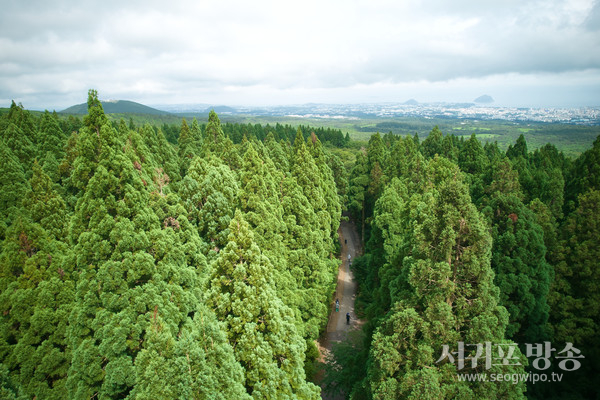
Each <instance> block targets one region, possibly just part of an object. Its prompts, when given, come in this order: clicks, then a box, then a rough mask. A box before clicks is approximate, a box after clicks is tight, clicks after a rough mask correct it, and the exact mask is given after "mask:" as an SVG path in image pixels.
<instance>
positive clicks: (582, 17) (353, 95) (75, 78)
mask: <svg viewBox="0 0 600 400" xmlns="http://www.w3.org/2000/svg"><path fill="white" fill-rule="evenodd" d="M599 8H600V7H599V5H598V1H596V2H593V1H589V0H570V1H560V0H550V1H548V0H546V1H538V0H529V1H516V0H509V1H504V2H488V1H479V2H473V1H470V0H469V1H467V0H457V1H453V2H446V1H441V0H437V1H427V2H420V3H419V4H417V3H414V2H398V1H384V0H378V1H358V2H347V1H346V2H343V1H327V2H318V1H316V0H310V1H303V2H295V3H291V2H275V1H273V2H271V1H254V2H247V1H221V2H208V1H201V2H195V1H194V2H192V1H190V2H185V1H172V2H170V3H168V4H165V3H163V2H158V1H144V2H142V1H134V2H126V3H123V4H122V2H120V1H104V2H102V3H98V2H84V3H83V4H82V3H81V2H80V1H77V2H75V1H67V0H63V1H59V2H52V3H48V2H45V1H39V2H20V3H18V2H9V3H8V4H7V5H6V6H4V10H3V13H2V14H0V54H1V56H0V102H6V101H10V99H11V98H14V99H16V100H18V101H22V102H23V103H24V104H25V106H28V107H52V106H55V107H58V108H60V107H62V106H68V105H70V104H72V103H73V102H82V101H84V100H85V96H86V93H87V89H88V88H90V87H94V88H96V89H98V90H99V92H100V94H101V96H106V97H111V98H117V97H118V98H128V99H132V100H138V101H145V102H153V103H160V102H183V101H202V102H214V101H220V102H224V103H229V104H241V103H253V104H257V103H274V102H284V103H294V102H297V101H296V100H297V99H299V98H302V99H303V100H302V101H321V100H319V99H323V98H325V99H331V100H332V101H334V100H335V101H345V102H362V101H363V99H367V98H369V99H380V101H382V100H400V101H402V100H405V99H406V98H407V97H404V96H403V94H404V93H406V94H408V93H412V94H413V95H411V96H409V97H420V98H421V99H422V100H429V99H431V100H435V98H436V97H446V94H444V95H441V93H447V92H449V91H454V93H455V95H456V97H460V95H461V93H466V92H467V91H468V90H471V91H473V92H474V93H477V94H476V96H477V95H479V94H481V93H483V91H481V90H480V89H483V88H484V87H485V86H486V85H488V84H489V82H490V81H495V82H502V80H503V79H504V80H505V82H504V84H502V83H500V84H498V85H496V87H497V88H498V90H499V91H502V88H503V87H505V86H506V87H511V85H512V83H511V82H513V81H514V79H513V78H514V77H518V79H517V80H518V81H519V84H521V85H523V87H529V88H532V90H533V89H536V90H538V92H539V93H542V92H543V93H547V92H548V91H549V90H562V91H563V93H565V94H567V93H568V94H569V96H571V100H572V102H573V103H577V102H579V101H581V99H582V98H586V99H591V100H589V101H592V102H594V101H595V103H596V104H599V103H600V102H599V101H596V100H594V96H593V95H591V94H590V93H592V92H590V90H593V89H587V92H586V93H585V94H584V92H585V91H586V89H585V85H582V84H581V83H580V78H581V77H582V76H585V77H588V78H589V79H590V80H592V81H593V82H594V84H597V81H598V76H600V36H599V35H597V30H598V26H599V25H600V24H598V15H599V14H600V11H598V10H599ZM584 71H585V72H584ZM455 82H462V84H461V85H459V86H458V87H457V86H455ZM540 82H542V83H540ZM561 82H573V85H575V86H573V87H572V88H568V87H564V85H563V84H559V83H561ZM588 86H590V88H593V84H592V85H588ZM419 90H420V92H419ZM436 91H437V93H440V95H438V96H436ZM504 92H506V90H505V91H504ZM419 93H422V94H426V93H427V97H428V98H423V96H415V94H416V95H418V94H419ZM596 93H597V92H596ZM490 94H492V95H493V93H490ZM311 96H312V97H311ZM476 96H475V97H476ZM313 97H314V99H313ZM538 97H541V98H543V97H545V96H538ZM178 99H181V101H178ZM469 100H471V99H469ZM514 100H515V101H517V100H518V99H514ZM599 100H600V99H599ZM586 101H588V100H586Z"/></svg>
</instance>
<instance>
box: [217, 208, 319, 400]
mask: <svg viewBox="0 0 600 400" xmlns="http://www.w3.org/2000/svg"><path fill="white" fill-rule="evenodd" d="M229 230H230V234H229V238H228V243H227V246H226V247H225V248H224V249H223V250H222V251H221V252H220V253H219V257H218V258H217V259H216V260H215V262H214V264H213V272H212V275H211V280H210V282H211V283H210V290H209V293H208V297H207V302H208V304H209V305H210V306H212V307H213V308H214V309H215V312H216V314H217V318H219V320H220V321H223V322H224V323H225V326H226V331H227V337H228V340H229V343H230V344H231V345H232V346H233V348H234V354H235V357H236V359H237V360H238V362H240V364H241V365H242V366H243V368H244V370H245V376H246V387H247V388H248V392H249V394H251V395H252V396H253V398H275V397H281V396H284V397H288V396H293V397H298V398H303V399H308V398H318V395H319V390H318V388H317V387H316V386H314V385H312V384H309V383H306V382H305V380H304V368H303V365H304V363H303V361H304V360H303V353H304V350H305V346H306V345H305V343H304V340H303V339H302V337H301V336H300V335H299V334H298V333H297V331H296V329H295V326H294V317H293V313H292V310H291V309H289V308H288V307H286V306H285V305H284V304H283V302H281V300H280V299H279V298H278V296H277V294H276V292H275V290H274V281H273V277H272V275H271V274H270V273H269V271H271V270H273V266H272V265H271V263H270V260H269V259H268V258H267V257H265V256H264V255H263V254H261V251H260V249H259V247H258V246H257V245H256V243H255V242H254V234H253V233H252V231H251V230H250V225H249V224H248V223H247V222H246V221H245V220H244V218H243V216H242V213H241V212H239V211H237V212H236V214H235V217H234V218H233V220H232V221H231V224H230V226H229Z"/></svg>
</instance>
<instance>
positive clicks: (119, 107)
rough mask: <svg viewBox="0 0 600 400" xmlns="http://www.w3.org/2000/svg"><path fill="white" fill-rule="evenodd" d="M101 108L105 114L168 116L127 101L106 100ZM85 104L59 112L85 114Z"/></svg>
mask: <svg viewBox="0 0 600 400" xmlns="http://www.w3.org/2000/svg"><path fill="white" fill-rule="evenodd" d="M102 107H103V108H104V112H105V113H106V114H123V113H131V114H151V115H164V114H169V113H168V112H166V111H161V110H157V109H156V108H152V107H148V106H145V105H143V104H140V103H136V102H134V101H128V100H108V101H102ZM87 112H88V110H87V103H83V104H77V105H75V106H71V107H69V108H67V109H64V110H62V111H61V113H64V114H87Z"/></svg>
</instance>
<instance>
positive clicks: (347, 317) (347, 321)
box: [346, 312, 350, 325]
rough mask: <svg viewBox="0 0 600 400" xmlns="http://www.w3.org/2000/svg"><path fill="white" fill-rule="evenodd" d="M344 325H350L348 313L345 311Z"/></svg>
mask: <svg viewBox="0 0 600 400" xmlns="http://www.w3.org/2000/svg"><path fill="white" fill-rule="evenodd" d="M346 325H350V313H349V312H347V313H346Z"/></svg>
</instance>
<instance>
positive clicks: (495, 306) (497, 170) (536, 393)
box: [329, 128, 600, 399]
mask: <svg viewBox="0 0 600 400" xmlns="http://www.w3.org/2000/svg"><path fill="white" fill-rule="evenodd" d="M599 207H600V137H598V138H597V139H596V141H595V142H594V144H593V148H592V149H589V150H587V151H586V152H584V153H583V154H581V155H580V156H579V157H578V158H577V159H575V160H571V159H569V158H566V157H564V156H563V154H562V153H561V152H560V151H558V150H557V149H556V148H555V147H554V146H552V145H546V146H544V147H542V148H540V149H537V150H535V151H534V152H529V151H528V150H527V143H526V140H525V138H524V137H523V136H521V137H520V138H519V139H518V140H517V141H516V143H514V144H513V145H511V146H509V148H508V149H507V151H506V152H503V151H500V149H499V148H498V146H497V145H495V144H485V145H482V144H481V142H480V141H479V140H478V139H477V138H476V137H475V135H473V136H471V138H469V139H468V140H464V139H462V138H460V139H459V138H457V137H456V136H452V135H446V136H444V135H442V132H440V130H439V129H437V128H434V129H433V130H432V131H431V133H430V134H429V136H428V137H427V138H426V139H425V140H423V141H422V142H421V141H420V140H419V138H418V137H417V136H415V137H410V136H406V137H399V136H394V135H385V136H383V137H382V136H380V135H379V134H375V135H373V136H372V137H371V139H370V141H369V143H368V146H367V148H365V149H363V151H362V152H361V153H360V154H359V155H358V157H357V160H356V164H355V166H354V168H353V170H352V171H351V174H350V176H349V209H350V211H351V213H352V215H353V218H354V220H355V221H357V225H358V226H359V229H360V230H361V232H362V235H363V239H364V242H365V253H364V255H363V256H362V257H360V258H358V259H357V260H356V261H355V262H354V263H353V269H354V274H355V277H356V279H357V281H358V283H359V285H360V294H359V298H358V303H359V306H360V308H361V309H362V312H363V313H364V318H365V319H366V320H367V323H366V325H365V327H364V329H363V334H362V335H361V336H356V337H354V338H353V340H352V341H350V342H348V343H343V344H341V345H340V346H338V347H337V349H336V350H335V353H336V354H335V355H336V358H335V360H336V362H337V363H338V365H339V366H341V368H332V369H330V371H329V373H330V377H329V385H330V387H333V390H334V391H335V390H338V391H343V392H345V393H347V394H349V395H350V397H351V398H352V399H371V398H373V399H394V398H410V399H424V398H427V399H440V398H457V399H491V398H498V399H500V398H502V399H508V398H523V397H525V396H526V397H528V398H539V399H548V398H556V399H564V398H569V399H588V398H598V397H597V396H598V395H599V393H600V392H599V390H598V387H597V385H596V383H595V380H596V378H597V377H598V375H599V374H600V368H599V363H598V357H599V356H600V339H599V338H598V332H599V331H600V330H599V326H598V324H599V323H600V308H599V304H600V298H599V297H598V293H599V285H600V269H599V268H598V260H600V209H599ZM461 342H462V343H463V344H464V349H463V350H464V353H463V354H464V362H465V365H464V367H463V368H462V369H461V368H460V367H459V366H458V365H457V364H458V363H451V362H450V361H451V360H450V359H449V358H447V359H445V360H441V361H440V359H441V357H440V355H442V354H443V350H442V349H443V348H444V345H448V346H449V347H448V348H449V350H448V351H450V352H455V351H456V349H457V344H458V343H461ZM486 342H490V343H491V344H492V346H494V347H492V354H491V356H492V357H493V358H494V359H502V363H500V364H499V365H498V363H497V362H495V363H494V364H492V366H491V368H490V365H486V364H485V363H484V362H483V359H484V355H482V354H477V353H476V352H477V351H478V349H479V348H475V347H474V346H473V345H474V344H484V343H486ZM567 343H571V344H572V346H573V347H574V348H576V349H577V351H575V350H573V351H571V356H572V358H571V359H573V358H575V359H576V360H577V362H579V363H580V365H581V366H580V368H574V367H575V366H576V364H568V365H567V364H562V363H561V360H560V358H561V357H565V355H567V356H568V355H569V352H568V350H567V351H564V349H565V348H567V345H566V344H567ZM467 344H471V347H467V346H468V345H467ZM535 344H539V345H540V348H543V349H544V350H543V351H540V352H536V351H532V348H533V346H532V345H535ZM548 346H551V348H548ZM498 347H501V348H503V349H504V355H505V356H506V357H504V358H503V353H502V352H501V351H498V350H497V348H498ZM508 347H512V348H513V349H514V353H513V355H512V356H511V357H510V358H509V356H508V355H507V351H506V349H507V348H508ZM536 348H537V347H536ZM554 349H555V350H556V351H554V352H552V351H551V350H554ZM547 350H550V351H548V352H547ZM561 352H563V354H560V353H561ZM550 353H553V354H552V356H551V355H550ZM450 354H455V353H450ZM571 356H570V357H571ZM580 356H583V357H585V358H576V357H580ZM458 357H460V356H458ZM477 357H480V360H479V362H478V363H475V362H474V361H473V364H472V363H471V361H472V360H474V359H477ZM545 358H547V359H548V360H547V361H543V360H544V359H545ZM518 360H520V362H518ZM540 360H542V361H540ZM515 361H517V362H515ZM506 363H508V365H506ZM546 363H551V365H550V366H547V365H546ZM474 364H475V365H474ZM511 364H521V365H511ZM570 369H575V370H573V371H570ZM482 372H485V373H487V374H488V375H487V376H488V377H490V376H491V374H509V375H510V376H511V377H512V376H513V375H512V374H521V373H523V372H525V373H526V372H530V373H531V374H534V373H544V374H547V376H548V377H550V376H551V374H552V373H554V374H561V381H560V382H558V381H554V382H551V379H548V381H547V382H537V383H535V384H534V383H533V382H531V381H527V382H523V381H515V380H513V381H512V382H511V381H508V382H507V381H504V382H500V381H495V382H491V381H487V382H464V381H460V380H457V374H475V373H482ZM552 376H554V375H552Z"/></svg>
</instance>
